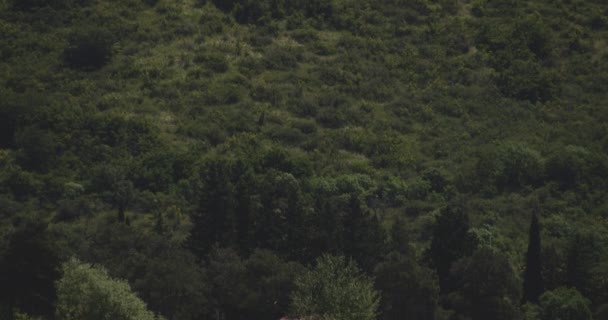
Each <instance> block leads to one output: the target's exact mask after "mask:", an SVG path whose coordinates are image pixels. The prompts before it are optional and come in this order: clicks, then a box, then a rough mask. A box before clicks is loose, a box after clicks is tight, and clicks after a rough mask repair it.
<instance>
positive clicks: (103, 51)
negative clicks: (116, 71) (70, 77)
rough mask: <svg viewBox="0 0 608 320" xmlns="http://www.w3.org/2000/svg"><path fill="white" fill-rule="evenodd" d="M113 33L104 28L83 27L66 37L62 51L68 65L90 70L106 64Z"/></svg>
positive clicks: (110, 56)
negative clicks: (66, 45)
mask: <svg viewBox="0 0 608 320" xmlns="http://www.w3.org/2000/svg"><path fill="white" fill-rule="evenodd" d="M113 37H114V35H112V34H111V33H110V32H109V31H108V30H105V29H100V28H99V29H83V30H78V32H76V33H73V34H71V35H70V36H69V37H68V40H69V46H68V47H67V48H66V49H65V51H64V57H65V60H66V62H67V63H68V65H69V66H70V67H72V68H75V69H81V70H84V71H92V70H96V69H99V68H101V67H103V66H104V65H106V64H107V63H108V62H109V61H110V59H111V58H112V45H113V44H114V41H115V40H114V39H113Z"/></svg>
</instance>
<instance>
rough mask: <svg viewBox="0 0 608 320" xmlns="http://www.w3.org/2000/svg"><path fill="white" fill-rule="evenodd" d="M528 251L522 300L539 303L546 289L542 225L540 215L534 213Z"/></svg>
mask: <svg viewBox="0 0 608 320" xmlns="http://www.w3.org/2000/svg"><path fill="white" fill-rule="evenodd" d="M529 232H530V233H529V234H530V236H529V239H528V251H527V252H526V269H525V271H524V279H523V280H524V287H523V297H522V302H523V303H526V302H532V303H537V302H538V298H539V297H540V296H541V294H542V293H543V291H544V284H543V276H542V274H541V270H542V263H541V259H542V255H541V241H540V225H539V222H538V215H537V214H533V215H532V222H531V223H530V231H529Z"/></svg>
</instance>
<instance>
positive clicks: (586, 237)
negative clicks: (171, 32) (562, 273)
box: [566, 233, 605, 302]
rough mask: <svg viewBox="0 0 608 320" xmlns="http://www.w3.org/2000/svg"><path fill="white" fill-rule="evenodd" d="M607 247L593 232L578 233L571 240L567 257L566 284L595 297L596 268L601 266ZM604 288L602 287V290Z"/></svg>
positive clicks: (587, 295) (592, 297)
mask: <svg viewBox="0 0 608 320" xmlns="http://www.w3.org/2000/svg"><path fill="white" fill-rule="evenodd" d="M604 250H605V247H604V245H603V242H602V240H601V239H600V238H599V237H598V236H597V235H594V234H592V233H577V234H576V235H574V237H573V238H572V239H571V240H570V243H569V245H568V251H567V252H568V255H567V257H566V259H567V260H566V261H567V264H566V284H567V285H569V286H572V287H574V288H576V289H577V290H578V291H580V292H581V293H582V294H583V295H584V296H585V297H588V298H591V299H594V298H595V297H598V298H599V296H598V293H599V292H596V291H595V290H594V288H596V285H598V283H595V281H596V279H595V276H594V269H595V268H597V267H598V266H599V263H600V261H601V260H600V259H601V258H602V255H603V254H604ZM601 291H603V289H600V292H601ZM594 302H595V301H594ZM598 302H599V301H598Z"/></svg>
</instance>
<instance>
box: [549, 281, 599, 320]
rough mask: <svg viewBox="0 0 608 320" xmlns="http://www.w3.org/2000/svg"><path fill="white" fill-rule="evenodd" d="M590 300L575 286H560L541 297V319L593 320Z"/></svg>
mask: <svg viewBox="0 0 608 320" xmlns="http://www.w3.org/2000/svg"><path fill="white" fill-rule="evenodd" d="M589 305H590V302H589V300H588V299H587V298H585V297H584V296H583V295H582V294H581V293H580V292H578V291H577V290H576V289H574V288H565V287H560V288H557V289H555V290H552V291H547V292H545V293H544V294H543V295H542V296H541V297H540V299H539V306H540V308H539V310H538V311H537V314H538V319H539V320H591V319H592V315H591V311H590V310H589Z"/></svg>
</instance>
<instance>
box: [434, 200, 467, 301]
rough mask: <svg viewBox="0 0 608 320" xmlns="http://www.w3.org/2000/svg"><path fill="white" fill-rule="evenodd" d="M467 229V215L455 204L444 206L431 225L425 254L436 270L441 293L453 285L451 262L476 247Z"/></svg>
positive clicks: (465, 255) (464, 255)
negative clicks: (431, 231)
mask: <svg viewBox="0 0 608 320" xmlns="http://www.w3.org/2000/svg"><path fill="white" fill-rule="evenodd" d="M469 229H470V223H469V216H468V215H467V214H466V213H465V212H464V211H463V210H462V209H461V208H457V207H455V206H449V207H446V208H444V209H443V210H442V212H441V214H440V215H439V217H438V218H437V221H436V222H435V225H434V226H433V239H432V241H431V246H430V248H429V249H428V251H427V255H428V257H429V258H430V262H431V265H432V266H433V267H434V268H435V269H436V270H437V275H438V276H439V285H440V287H441V291H442V292H443V293H447V292H449V291H450V290H451V289H452V287H453V284H451V282H450V269H451V268H452V264H453V263H454V262H455V261H456V260H458V259H460V258H463V257H467V256H469V255H471V254H472V253H473V252H474V251H475V248H476V247H477V238H476V237H475V235H474V234H472V233H470V232H469Z"/></svg>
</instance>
